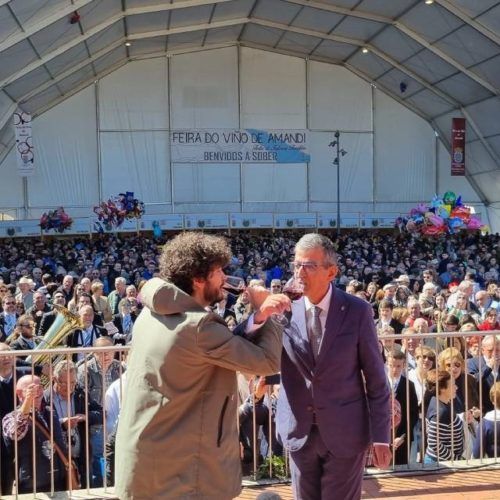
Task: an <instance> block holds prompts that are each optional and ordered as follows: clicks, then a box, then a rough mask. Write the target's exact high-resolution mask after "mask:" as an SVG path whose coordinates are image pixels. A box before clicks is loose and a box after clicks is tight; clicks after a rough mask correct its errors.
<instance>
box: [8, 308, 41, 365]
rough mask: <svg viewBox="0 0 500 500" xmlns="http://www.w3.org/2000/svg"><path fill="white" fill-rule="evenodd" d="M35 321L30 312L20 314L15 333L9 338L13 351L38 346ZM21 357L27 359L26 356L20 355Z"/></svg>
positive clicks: (26, 349)
mask: <svg viewBox="0 0 500 500" xmlns="http://www.w3.org/2000/svg"><path fill="white" fill-rule="evenodd" d="M34 336H35V323H34V322H33V320H32V319H31V316H30V315H28V314H23V315H22V316H19V319H18V320H17V325H16V328H15V330H14V333H13V334H12V335H11V337H10V338H9V340H10V342H9V344H10V348H11V349H12V350H13V351H28V350H31V349H34V348H35V347H36V344H37V343H36V342H35V339H34ZM20 358H21V359H26V356H20Z"/></svg>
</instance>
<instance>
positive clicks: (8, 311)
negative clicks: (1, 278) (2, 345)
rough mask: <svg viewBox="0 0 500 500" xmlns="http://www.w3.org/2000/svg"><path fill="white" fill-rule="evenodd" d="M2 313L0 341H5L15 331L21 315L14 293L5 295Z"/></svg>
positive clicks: (0, 317)
mask: <svg viewBox="0 0 500 500" xmlns="http://www.w3.org/2000/svg"><path fill="white" fill-rule="evenodd" d="M2 309H3V311H2V312H1V313H0V342H5V341H6V340H7V339H8V338H9V337H10V336H11V335H12V333H13V332H14V329H15V327H16V324H17V318H18V317H19V315H18V314H17V310H16V299H15V298H14V297H13V296H12V295H5V296H4V298H3V299H2Z"/></svg>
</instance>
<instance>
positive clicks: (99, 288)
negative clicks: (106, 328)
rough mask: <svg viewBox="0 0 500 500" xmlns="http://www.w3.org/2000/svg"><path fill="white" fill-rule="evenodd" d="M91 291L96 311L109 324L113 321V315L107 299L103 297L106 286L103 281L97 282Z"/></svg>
mask: <svg viewBox="0 0 500 500" xmlns="http://www.w3.org/2000/svg"><path fill="white" fill-rule="evenodd" d="M91 290H92V301H93V302H94V308H95V310H96V311H97V312H98V313H100V314H101V315H102V318H103V320H104V322H105V323H109V322H110V321H111V320H112V319H113V314H112V313H111V308H110V307H109V304H108V301H107V299H106V297H104V296H103V291H104V285H103V284H102V282H101V281H99V280H96V281H94V282H93V283H92V285H91Z"/></svg>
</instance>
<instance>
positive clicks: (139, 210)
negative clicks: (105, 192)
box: [94, 191, 144, 232]
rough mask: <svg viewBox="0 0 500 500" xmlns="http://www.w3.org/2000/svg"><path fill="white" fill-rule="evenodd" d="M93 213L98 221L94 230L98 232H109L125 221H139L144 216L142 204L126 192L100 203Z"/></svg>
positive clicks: (132, 194)
mask: <svg viewBox="0 0 500 500" xmlns="http://www.w3.org/2000/svg"><path fill="white" fill-rule="evenodd" d="M94 213H95V214H96V215H97V218H98V219H99V222H97V223H96V228H97V229H98V230H99V231H100V232H102V231H103V228H104V229H106V230H107V231H111V230H112V229H114V228H118V227H120V226H121V225H122V224H123V221H124V220H125V219H140V218H141V217H142V215H143V214H144V203H143V202H142V201H140V200H138V199H137V198H134V193H133V191H126V192H125V193H120V194H118V195H117V196H113V197H112V198H109V199H108V201H102V202H101V203H100V204H99V205H97V206H95V207H94Z"/></svg>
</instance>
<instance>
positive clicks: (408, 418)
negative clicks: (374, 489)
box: [387, 349, 418, 465]
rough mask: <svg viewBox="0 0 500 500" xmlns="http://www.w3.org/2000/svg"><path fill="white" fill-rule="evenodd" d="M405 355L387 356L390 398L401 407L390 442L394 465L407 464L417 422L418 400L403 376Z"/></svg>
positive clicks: (398, 352)
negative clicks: (399, 419)
mask: <svg viewBox="0 0 500 500" xmlns="http://www.w3.org/2000/svg"><path fill="white" fill-rule="evenodd" d="M404 369H405V354H404V353H403V352H402V351H400V350H397V349H396V350H392V351H389V353H388V354H387V377H388V379H389V386H390V388H391V390H392V396H393V398H394V399H396V400H397V401H398V402H399V404H400V406H401V422H400V424H399V426H398V427H397V430H396V432H395V435H394V437H395V439H394V440H393V442H392V445H393V448H394V450H395V457H394V463H395V465H402V464H407V463H408V458H409V454H410V445H411V443H412V441H413V429H414V427H415V424H416V423H417V420H418V400H417V394H416V392H415V386H414V384H413V382H412V381H411V380H407V378H406V377H405V376H404V375H403V373H404Z"/></svg>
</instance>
